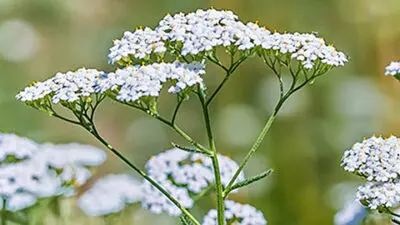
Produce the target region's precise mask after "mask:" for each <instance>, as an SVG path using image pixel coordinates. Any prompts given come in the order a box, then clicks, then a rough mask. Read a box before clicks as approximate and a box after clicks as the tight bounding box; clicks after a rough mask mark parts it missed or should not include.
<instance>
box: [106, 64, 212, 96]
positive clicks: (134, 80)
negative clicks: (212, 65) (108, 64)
mask: <svg viewBox="0 0 400 225" xmlns="http://www.w3.org/2000/svg"><path fill="white" fill-rule="evenodd" d="M204 73H205V70H204V65H203V64H200V63H191V64H185V63H179V62H174V63H154V64H150V65H147V66H128V67H125V68H123V69H118V70H117V71H116V72H115V73H110V75H111V76H115V78H116V79H115V80H116V83H115V85H116V86H117V87H119V89H118V91H117V93H118V94H117V97H116V98H117V100H119V101H126V102H133V101H136V100H138V99H140V98H142V97H147V96H151V97H156V96H159V94H160V91H161V89H162V87H163V84H164V83H165V82H167V81H173V82H175V83H176V84H175V85H174V86H171V87H170V89H169V92H173V93H175V92H179V91H181V90H183V89H185V88H186V87H191V86H193V85H195V84H198V83H201V82H202V81H203V79H202V78H201V77H200V75H202V74H204Z"/></svg>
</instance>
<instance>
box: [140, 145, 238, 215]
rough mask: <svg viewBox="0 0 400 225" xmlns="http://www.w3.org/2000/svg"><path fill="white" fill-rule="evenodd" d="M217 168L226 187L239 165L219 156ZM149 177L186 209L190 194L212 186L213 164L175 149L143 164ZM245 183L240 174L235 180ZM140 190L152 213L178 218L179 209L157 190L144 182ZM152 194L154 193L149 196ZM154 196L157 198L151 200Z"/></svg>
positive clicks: (209, 160) (193, 154) (188, 204)
mask: <svg viewBox="0 0 400 225" xmlns="http://www.w3.org/2000/svg"><path fill="white" fill-rule="evenodd" d="M218 163H219V167H220V174H221V182H222V184H223V185H224V186H225V187H226V186H227V185H228V183H229V181H230V179H231V178H232V177H233V175H234V173H235V172H236V170H237V168H238V165H237V164H236V162H234V161H233V160H232V159H230V158H228V157H226V156H223V155H218ZM146 169H147V171H148V175H149V176H150V177H152V178H153V179H155V180H156V181H157V182H159V183H160V184H161V186H163V187H167V191H168V192H169V193H170V194H171V195H173V196H176V198H178V199H182V201H183V202H181V204H182V205H184V207H186V208H190V207H192V204H193V201H192V200H191V198H190V197H191V195H192V194H198V193H200V192H201V191H202V190H204V189H205V188H207V187H209V186H210V185H212V184H213V183H214V179H215V178H214V172H213V167H212V161H211V159H210V158H209V157H206V156H204V155H202V154H198V153H189V152H185V151H183V150H181V149H178V148H174V149H170V150H167V151H165V152H162V153H160V154H158V155H156V156H154V157H152V158H151V159H150V160H149V161H148V162H147V163H146ZM241 180H244V174H243V173H241V174H240V175H239V177H238V178H237V181H241ZM143 189H144V191H143V192H145V193H149V194H146V195H145V196H146V197H145V199H144V200H143V201H142V204H143V206H144V207H145V208H149V209H150V210H152V211H153V212H156V213H157V212H159V213H161V212H167V213H168V214H170V215H179V214H180V210H179V209H178V208H177V207H176V206H175V205H173V204H172V202H170V201H169V200H168V199H167V198H166V197H164V196H162V194H161V193H159V191H158V190H157V189H155V188H153V187H151V185H150V184H148V182H145V183H144V185H143ZM150 193H153V194H150ZM154 195H157V197H154Z"/></svg>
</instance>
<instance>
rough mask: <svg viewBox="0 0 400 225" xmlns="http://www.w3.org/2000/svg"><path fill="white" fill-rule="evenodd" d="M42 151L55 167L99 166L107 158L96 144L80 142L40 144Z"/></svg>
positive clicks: (49, 162)
mask: <svg viewBox="0 0 400 225" xmlns="http://www.w3.org/2000/svg"><path fill="white" fill-rule="evenodd" d="M40 149H41V152H40V154H42V155H43V156H44V157H46V158H47V159H48V161H47V163H48V164H49V165H50V166H52V167H54V168H58V169H61V168H64V167H65V166H68V165H75V166H99V165H101V164H102V163H103V162H104V161H105V160H106V157H107V156H106V153H105V152H104V151H103V150H101V149H99V148H96V147H94V146H91V145H83V144H78V143H70V144H51V143H46V144H42V145H40Z"/></svg>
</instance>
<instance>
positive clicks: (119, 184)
mask: <svg viewBox="0 0 400 225" xmlns="http://www.w3.org/2000/svg"><path fill="white" fill-rule="evenodd" d="M142 195H143V193H142V192H141V189H140V182H138V181H136V180H135V179H134V178H133V177H131V176H129V175H126V174H111V175H107V176H105V177H103V178H101V179H100V180H98V181H97V182H96V183H95V184H94V185H93V187H92V188H90V189H89V190H88V191H87V192H85V193H84V194H83V195H82V196H81V197H80V198H79V199H78V206H79V208H81V209H82V210H83V211H84V212H85V213H86V214H87V215H89V216H103V215H107V214H111V213H117V212H120V211H121V210H122V209H123V208H124V207H125V205H126V204H132V203H135V202H138V201H140V200H141V199H142Z"/></svg>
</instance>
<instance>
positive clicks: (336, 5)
mask: <svg viewBox="0 0 400 225" xmlns="http://www.w3.org/2000/svg"><path fill="white" fill-rule="evenodd" d="M210 6H214V7H215V8H225V9H230V10H233V11H234V12H235V13H236V14H238V15H239V17H240V18H241V19H242V20H243V21H255V20H260V23H261V24H265V25H266V26H267V27H268V28H269V29H270V30H274V29H276V30H279V31H284V30H288V31H291V32H293V31H301V32H311V31H318V32H319V34H320V35H321V36H323V37H326V39H327V40H328V42H331V43H334V45H335V46H336V47H337V48H338V49H339V50H342V51H344V52H346V53H347V54H348V55H349V56H350V57H351V59H350V63H349V64H347V65H346V66H345V67H344V68H340V69H336V70H334V71H332V72H331V73H330V74H328V75H327V76H324V77H323V78H321V79H319V80H318V81H317V83H316V85H312V86H311V87H309V88H305V89H303V90H302V91H301V92H300V93H299V94H297V95H295V97H294V98H293V99H292V100H291V101H289V102H288V103H287V104H286V106H285V107H284V108H283V110H282V112H281V114H280V117H278V120H277V121H276V123H275V124H274V125H273V127H272V131H271V134H270V135H269V137H268V138H267V139H266V140H265V142H264V144H263V145H262V147H261V149H260V151H258V153H257V155H256V157H254V158H253V159H252V162H250V163H249V164H248V166H247V167H246V168H245V172H247V173H251V174H255V173H257V172H260V171H262V170H263V169H265V168H267V167H272V168H274V170H275V172H274V174H273V175H272V176H270V177H269V178H268V179H267V180H266V181H263V182H261V183H258V184H256V185H253V186H251V187H250V188H248V189H246V190H245V191H242V192H241V193H240V194H236V195H234V198H235V199H236V200H238V201H240V202H245V203H251V204H252V205H254V206H255V207H257V208H259V209H260V210H262V211H263V212H264V214H265V216H266V218H267V219H268V221H269V224H285V225H311V224H324V225H325V224H332V223H333V222H332V221H333V219H332V218H333V215H334V213H335V212H336V210H337V207H340V206H341V204H342V203H341V201H340V200H341V199H342V197H343V195H342V194H340V193H343V190H345V192H346V193H347V194H349V193H350V194H353V192H354V190H353V189H351V188H350V189H349V188H348V187H354V186H356V185H357V182H358V181H357V180H355V179H356V178H355V176H351V175H347V174H346V173H345V172H344V171H343V170H342V168H341V167H340V166H339V163H340V158H341V155H342V152H343V151H344V150H345V148H347V147H350V145H351V144H352V143H354V142H355V141H358V140H360V139H361V138H362V137H363V136H370V135H372V134H373V133H377V134H380V133H382V134H384V135H389V134H391V133H393V134H397V135H400V126H398V125H400V119H399V117H398V113H397V112H398V111H399V110H400V104H399V98H398V97H397V96H398V95H399V92H400V91H399V88H398V85H399V84H398V83H397V82H395V81H394V80H393V79H391V78H387V77H385V76H383V70H384V66H385V65H386V64H388V63H389V62H390V61H394V60H399V57H400V41H399V40H400V26H399V22H400V19H399V18H400V1H399V0H379V1H378V0H299V1H294V0H279V1H277V0H263V1H261V0H211V1H205V0H146V1H143V0H130V1H129V0H84V1H82V0H67V1H66V0H0V78H1V81H0V129H1V130H2V131H4V132H14V133H17V134H19V135H22V136H27V137H30V138H32V139H34V140H36V141H40V142H46V141H52V142H74V141H77V142H81V143H90V144H94V145H98V143H97V142H96V141H95V140H94V139H93V138H92V137H90V136H89V134H87V133H86V132H85V131H84V130H83V129H80V128H78V127H73V126H71V125H70V124H65V123H63V122H61V121H59V120H56V119H52V118H49V117H47V116H46V115H44V114H42V113H40V112H38V111H36V110H32V109H29V108H27V107H26V106H25V105H24V104H21V103H19V102H17V101H16V100H15V98H14V96H15V94H16V93H17V92H18V91H19V90H20V89H22V88H23V87H24V86H25V85H26V84H28V83H29V82H30V81H31V80H40V79H44V78H47V77H50V76H52V75H53V74H55V72H57V71H67V70H71V69H75V68H78V67H81V66H83V65H84V66H85V67H88V68H89V67H96V68H99V69H102V70H106V71H107V70H111V69H112V66H110V65H108V64H107V57H106V55H107V53H108V49H109V47H111V45H112V43H111V42H110V40H112V39H117V38H120V37H121V36H122V33H123V32H124V31H125V30H134V29H135V28H136V27H137V26H140V25H144V26H152V27H154V26H155V25H156V23H157V21H159V20H160V19H161V18H162V17H163V16H164V15H165V14H166V13H168V12H170V13H176V12H179V11H186V12H187V11H193V10H195V9H197V8H208V7H210ZM206 77H207V78H206V80H207V82H208V85H209V87H214V86H215V85H216V84H217V81H218V80H219V79H222V78H223V73H222V71H220V70H218V69H217V68H214V67H210V68H208V74H207V75H206ZM277 93H278V86H277V83H276V80H275V77H274V76H273V75H272V74H269V72H268V70H267V69H266V68H265V66H264V65H263V63H262V62H261V60H259V59H256V58H254V59H251V60H248V61H247V62H246V63H245V64H244V65H242V66H241V67H240V68H239V70H238V72H237V73H236V74H235V75H234V77H233V79H231V80H230V81H229V84H228V86H226V87H225V89H224V90H223V92H222V93H221V94H220V96H218V97H217V99H216V101H215V103H214V104H213V105H212V106H211V111H212V114H213V115H212V116H213V118H212V122H213V123H214V125H215V127H216V138H217V147H218V148H219V150H220V151H222V152H223V153H226V154H228V155H230V156H231V157H232V158H233V159H241V158H242V157H243V156H244V154H245V153H246V152H247V150H248V149H249V148H250V146H251V143H252V142H253V141H254V139H255V136H256V135H257V133H258V132H259V131H260V129H261V126H262V124H263V123H264V120H266V118H267V114H268V112H270V111H271V110H272V107H273V104H274V103H275V99H276V97H277ZM173 104H174V99H172V98H171V99H168V100H165V101H163V105H161V107H160V108H162V109H164V110H165V113H168V112H169V111H168V110H169V109H170V108H171V107H169V106H172V105H173ZM198 107H199V106H198V104H197V102H195V101H193V102H192V101H190V102H189V103H187V104H186V105H185V106H184V107H183V110H182V114H181V115H184V116H183V117H181V118H180V120H179V123H180V124H181V125H182V126H183V127H185V128H186V129H187V130H188V131H189V132H190V133H191V134H193V136H195V137H198V139H200V140H205V138H206V134H205V133H203V132H202V131H203V128H202V127H201V126H202V121H201V120H202V117H201V115H200V114H199V112H200V111H199V110H200V108H198ZM100 111H101V112H100V114H99V115H98V117H97V120H98V124H99V126H100V127H99V128H100V130H101V131H102V133H103V134H104V136H105V137H107V139H109V140H110V141H111V143H112V144H113V145H115V146H116V147H118V148H119V149H123V150H124V151H125V152H124V153H125V154H126V155H127V156H129V158H131V159H132V160H133V161H134V162H136V164H138V165H143V164H144V162H145V161H146V160H147V159H148V158H149V157H150V156H151V155H153V154H156V153H158V152H160V151H161V150H164V149H168V148H170V147H171V146H170V143H169V141H170V140H172V139H174V140H176V139H177V138H178V137H176V136H175V135H174V134H173V133H172V132H170V131H169V130H168V128H167V127H163V126H162V125H160V124H159V123H158V122H157V121H155V120H152V119H151V118H149V117H147V116H146V115H144V114H141V113H139V112H135V111H132V110H131V109H127V108H124V107H123V106H121V105H116V104H113V103H109V104H108V107H103V108H102V109H101V110H100ZM120 171H124V172H126V171H128V168H126V167H125V166H124V165H123V164H122V163H121V162H119V161H118V160H117V159H116V158H114V157H113V156H110V157H109V160H108V161H107V163H106V164H104V165H103V166H102V167H101V168H100V169H99V170H98V172H97V174H96V176H95V178H94V179H96V177H100V176H102V175H103V174H106V173H111V172H120ZM131 173H132V172H131ZM343 182H347V184H346V185H343V184H342V185H337V184H339V183H343ZM130 210H132V211H134V212H136V213H135V215H134V216H133V218H134V221H136V222H135V224H159V222H160V221H162V224H168V221H169V220H166V218H163V217H152V216H150V214H148V213H146V212H144V211H142V210H140V209H139V207H133V208H132V209H130ZM200 212H201V210H200ZM205 212H206V210H205V209H204V211H203V213H205ZM69 213H71V214H74V215H75V216H74V217H73V218H72V221H73V223H72V222H71V224H87V223H88V222H90V224H101V223H102V222H103V221H102V220H97V219H95V220H89V221H88V220H87V219H83V214H82V213H80V212H79V211H76V212H75V210H73V211H71V212H69ZM131 216H132V213H131V212H130V211H126V212H125V213H124V215H123V218H122V219H123V220H125V221H129V220H130V219H129V218H130V217H131ZM108 219H115V218H108ZM144 221H146V222H144ZM157 221H158V222H157ZM170 222H171V224H173V221H170ZM121 224H124V223H123V222H122V223H121ZM127 224H130V223H129V222H127Z"/></svg>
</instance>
